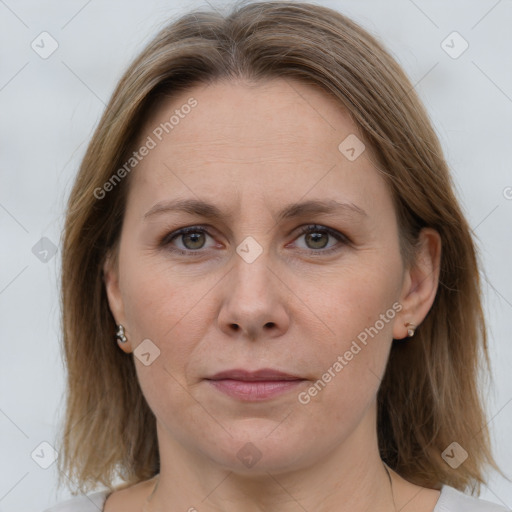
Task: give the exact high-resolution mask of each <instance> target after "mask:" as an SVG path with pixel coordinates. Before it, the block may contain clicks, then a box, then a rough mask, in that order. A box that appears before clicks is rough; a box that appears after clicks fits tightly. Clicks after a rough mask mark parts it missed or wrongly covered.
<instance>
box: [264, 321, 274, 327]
mask: <svg viewBox="0 0 512 512" xmlns="http://www.w3.org/2000/svg"><path fill="white" fill-rule="evenodd" d="M275 326H276V324H275V323H274V322H267V323H266V324H265V327H275Z"/></svg>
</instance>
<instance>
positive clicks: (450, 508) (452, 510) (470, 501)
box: [434, 485, 510, 512]
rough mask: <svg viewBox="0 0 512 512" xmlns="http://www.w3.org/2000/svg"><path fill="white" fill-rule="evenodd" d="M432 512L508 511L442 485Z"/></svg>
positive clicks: (508, 511)
mask: <svg viewBox="0 0 512 512" xmlns="http://www.w3.org/2000/svg"><path fill="white" fill-rule="evenodd" d="M434 512H510V509H507V508H506V507H503V506H501V505H496V504H495V503H491V502H490V501H485V500H481V499H478V498H475V497H473V496H468V495H467V494H463V493H462V492H460V491H458V490H457V489H454V488H453V487H450V486H449V485H443V487H442V489H441V495H440V496H439V500H438V502H437V504H436V508H435V509H434Z"/></svg>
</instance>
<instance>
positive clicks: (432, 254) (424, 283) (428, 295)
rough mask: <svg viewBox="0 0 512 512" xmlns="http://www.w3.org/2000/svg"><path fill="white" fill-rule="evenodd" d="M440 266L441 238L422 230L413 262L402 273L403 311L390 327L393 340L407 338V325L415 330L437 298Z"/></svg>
mask: <svg viewBox="0 0 512 512" xmlns="http://www.w3.org/2000/svg"><path fill="white" fill-rule="evenodd" d="M440 263H441V236H440V235H439V233H438V232H437V231H436V230H435V229H432V228H423V229H422V230H421V231H420V234H419V247H418V249H417V252H416V255H415V258H414V261H413V262H412V263H411V265H410V267H409V268H408V269H406V271H405V278H404V284H403V286H402V291H401V295H400V301H399V302H400V304H401V305H402V307H403V309H402V310H401V311H400V313H399V315H397V321H396V322H395V324H394V326H393V338H395V339H402V338H405V337H406V336H407V327H406V326H405V324H406V323H411V324H413V325H414V326H415V327H418V326H419V325H420V324H421V322H423V320H424V318H425V317H426V316H427V313H428V312H429V310H430V308H431V307H432V304H433V303H434V299H435V297H436V292H437V287H438V284H439V268H440Z"/></svg>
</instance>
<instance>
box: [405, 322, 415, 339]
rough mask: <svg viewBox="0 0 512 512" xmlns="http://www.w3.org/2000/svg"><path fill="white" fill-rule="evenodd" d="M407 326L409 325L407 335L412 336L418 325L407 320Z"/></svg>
mask: <svg viewBox="0 0 512 512" xmlns="http://www.w3.org/2000/svg"><path fill="white" fill-rule="evenodd" d="M405 327H407V336H408V337H409V338H412V337H413V336H414V331H415V330H416V326H415V325H414V324H411V323H410V322H407V323H406V324H405Z"/></svg>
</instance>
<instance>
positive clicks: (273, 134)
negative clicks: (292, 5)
mask: <svg viewBox="0 0 512 512" xmlns="http://www.w3.org/2000/svg"><path fill="white" fill-rule="evenodd" d="M166 101H167V102H166V103H164V104H162V105H161V107H160V108H159V109H158V111H156V112H155V113H154V114H153V115H152V117H151V119H150V120H149V122H148V123H147V124H146V126H145V127H144V130H143V131H142V132H141V136H140V139H139V144H138V145H137V148H142V147H143V146H145V147H146V148H147V149H146V150H144V149H137V155H136V156H134V158H137V163H136V165H135V168H134V169H133V171H131V173H132V175H131V176H130V180H132V181H131V183H130V192H129V196H128V200H127V207H126V212H125V218H124V223H123V228H122V234H121V240H120V246H119V260H118V266H117V267H115V268H114V267H110V266H108V265H107V266H106V267H105V270H106V275H107V277H106V283H107V291H108V297H109V302H110V306H111V309H112V312H113V314H114V317H115V319H116V321H117V322H119V323H122V324H123V325H124V326H125V330H126V335H127V338H128V341H129V342H128V343H127V344H126V345H123V347H122V348H123V349H124V350H125V351H127V352H131V351H135V353H134V355H133V357H134V363H135V366H136V370H137V375H138V379H139V381H140V385H141V388H142V390H143V393H144V395H145V397H146V399H147V402H148V404H149V406H150V407H151V409H152V410H153V412H154V413H155V415H156V417H157V424H158V432H159V444H160V449H161V451H165V450H169V451H172V450H173V447H177V446H180V448H181V449H185V450H188V451H190V453H193V454H194V456H198V457H204V458H205V459H204V460H208V461H211V462H214V463H216V464H220V465H221V466H223V467H227V468H230V469H233V470H236V471H244V470H247V468H249V467H250V465H251V464H252V462H248V461H249V459H251V457H252V459H251V460H257V459H259V460H258V462H257V464H258V465H257V468H260V469H261V470H274V471H275V470H278V469H283V468H291V467H300V466H304V465H306V464H309V463H312V462H313V461H315V460H318V459H319V458H321V457H326V456H328V455H330V454H331V453H332V452H333V450H335V449H336V448H337V447H339V446H348V445H350V446H351V447H357V446H358V445H361V443H365V442H369V441H368V440H369V436H371V435H373V434H372V433H374V431H375V416H374V413H375V398H376V394H377V391H378V388H379V384H380V381H381V378H382V376H383V373H384V370H385V366H386V362H387V358H388V354H389V350H390V347H391V343H392V338H393V337H395V338H403V337H404V336H405V335H406V332H407V330H406V328H405V327H404V321H407V320H408V318H405V317H404V312H405V309H404V308H403V305H402V304H403V303H402V300H403V299H405V298H406V293H405V292H406V290H407V289H408V287H409V286H410V280H408V278H407V275H408V274H407V273H406V271H405V269H404V265H403V262H402V260H401V257H400V252H399V239H398V231H397V222H396V217H395V212H394V208H393V204H392V199H391V195H390V193H389V191H388V189H387V188H386V186H385V183H384V181H383V179H382V177H381V176H380V175H379V174H378V172H377V171H376V170H375V168H374V167H373V165H372V163H371V161H370V154H369V152H370V149H369V148H368V147H366V149H364V147H363V146H362V145H361V144H362V143H361V141H360V140H358V139H357V138H356V136H358V135H357V134H358V133H359V132H358V130H357V128H356V125H355V124H354V123H353V122H352V121H351V120H350V118H349V117H348V115H347V114H346V113H345V112H344V110H343V109H342V108H341V107H340V106H339V104H338V103H337V102H336V101H335V100H334V99H332V98H330V97H329V96H328V95H327V94H325V93H324V92H322V91H319V90H317V89H314V88H312V87H311V86H308V85H303V84H301V83H298V82H295V81H288V80H287V81H285V80H275V81H269V82H265V83H260V84H259V85H249V84H247V83H244V82H217V83H215V84H213V85H210V86H205V85H200V86H197V87H194V88H191V89H190V90H188V91H187V92H182V93H180V95H179V96H175V97H174V98H173V99H172V100H169V99H168V100H166ZM187 105H188V106H187ZM172 116H174V117H173V118H172ZM171 118H172V119H171ZM166 123H167V124H166ZM347 138H348V139H347ZM359 139H361V136H359ZM340 144H341V146H340ZM133 163H134V162H132V164H133ZM130 165H131V164H130ZM105 200H106V199H105ZM308 227H310V228H311V229H310V231H309V232H306V233H303V232H302V231H301V230H303V229H304V228H308ZM184 228H186V229H187V233H185V234H180V233H179V230H182V229H184ZM400 310H401V312H399V311H400ZM415 320H419V319H418V318H415ZM137 347H138V348H137ZM263 368H266V369H273V370H278V371H281V372H286V373H288V374H291V375H293V376H296V377H298V378H300V379H302V380H298V381H297V380H296V381H294V382H293V383H290V382H288V384H286V385H284V384H283V382H282V381H281V383H280V384H277V386H274V388H272V385H270V384H262V383H260V384H257V383H254V382H253V383H252V384H247V383H245V384H244V383H238V384H236V379H235V382H234V381H233V380H231V385H233V386H234V387H237V386H238V388H237V389H238V394H236V393H235V394H229V393H228V392H227V390H229V389H233V387H231V386H230V382H229V381H227V380H224V381H217V384H214V383H213V381H212V380H209V379H211V377H212V376H214V374H216V373H218V372H221V371H226V370H231V369H245V370H247V371H255V370H259V369H263ZM264 380H267V381H268V380H275V378H270V377H265V378H264ZM233 382H234V384H233ZM315 383H316V386H315ZM269 388H272V389H274V391H275V389H278V391H279V392H277V393H275V392H274V394H272V393H269V392H268V390H269ZM265 390H266V391H265ZM315 390H316V391H315ZM265 392H266V393H267V394H265ZM240 393H241V394H240ZM244 393H247V394H245V395H244ZM348 440H350V443H345V441H348ZM246 443H252V445H248V444H246ZM350 449H352V448H350ZM260 457H261V458H260Z"/></svg>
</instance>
